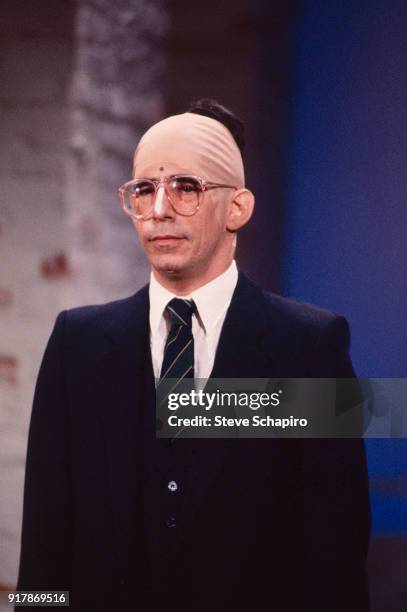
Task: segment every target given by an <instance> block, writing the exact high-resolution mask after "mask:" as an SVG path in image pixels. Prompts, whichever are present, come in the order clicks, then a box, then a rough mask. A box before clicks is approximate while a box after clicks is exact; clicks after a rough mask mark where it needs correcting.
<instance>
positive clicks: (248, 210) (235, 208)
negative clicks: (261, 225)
mask: <svg viewBox="0 0 407 612" xmlns="http://www.w3.org/2000/svg"><path fill="white" fill-rule="evenodd" d="M253 209H254V195H253V194H252V192H251V191H249V189H238V190H237V191H235V193H234V194H233V200H232V201H231V204H230V209H229V214H228V218H227V220H226V228H227V229H228V230H229V231H230V232H235V231H236V230H238V229H240V228H241V227H243V225H246V223H247V222H248V221H249V219H250V217H251V216H252V214H253Z"/></svg>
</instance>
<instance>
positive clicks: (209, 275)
mask: <svg viewBox="0 0 407 612" xmlns="http://www.w3.org/2000/svg"><path fill="white" fill-rule="evenodd" d="M231 263H232V259H230V260H229V261H227V262H224V263H223V265H220V266H217V267H216V269H207V270H205V271H203V273H202V274H200V275H196V274H194V275H193V276H192V275H191V276H188V275H187V274H185V272H183V273H181V272H178V271H177V270H173V271H166V272H163V271H162V270H156V269H155V268H153V269H152V270H153V274H154V278H155V279H156V281H158V282H159V283H160V285H162V286H163V287H164V288H165V289H168V291H171V293H174V294H175V295H179V296H184V295H190V294H191V293H192V292H193V291H195V290H196V289H199V287H203V285H206V284H207V283H210V282H211V281H213V280H214V279H215V278H217V277H218V276H220V275H221V274H223V273H224V272H225V271H226V270H227V269H228V268H229V266H230V264H231Z"/></svg>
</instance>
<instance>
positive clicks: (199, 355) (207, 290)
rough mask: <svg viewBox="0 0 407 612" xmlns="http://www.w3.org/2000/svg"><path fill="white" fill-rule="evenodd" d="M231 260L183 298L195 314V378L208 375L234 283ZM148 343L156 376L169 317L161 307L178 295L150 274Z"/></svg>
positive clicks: (168, 326)
mask: <svg viewBox="0 0 407 612" xmlns="http://www.w3.org/2000/svg"><path fill="white" fill-rule="evenodd" d="M237 277H238V272H237V267H236V262H235V260H233V261H232V263H231V264H230V266H229V268H228V269H227V270H225V272H223V273H222V274H221V275H220V276H217V277H216V278H215V279H213V280H212V281H210V282H209V283H207V284H206V285H203V286H202V287H199V289H196V290H195V291H193V292H192V293H191V294H190V295H183V296H182V297H183V298H184V299H191V300H194V302H195V305H196V308H197V311H198V312H197V315H196V316H195V315H193V317H192V335H193V337H194V369H195V378H209V376H210V373H211V372H212V368H213V364H214V361H215V354H216V349H217V347H218V342H219V336H220V332H221V330H222V325H223V322H224V320H225V317H226V312H227V309H228V308H229V304H230V301H231V299H232V295H233V292H234V290H235V287H236V283H237ZM149 297H150V347H151V357H152V362H153V369H154V376H155V378H156V379H157V378H159V376H160V372H161V365H162V361H163V354H164V346H165V342H166V340H167V336H168V332H169V330H170V317H169V316H168V313H166V312H165V308H166V306H167V304H168V302H169V301H170V300H172V299H173V298H175V297H180V296H177V295H175V294H174V293H171V291H168V289H165V288H164V287H163V286H162V285H160V283H159V282H158V281H157V280H156V278H155V277H154V274H153V273H152V272H151V276H150V288H149Z"/></svg>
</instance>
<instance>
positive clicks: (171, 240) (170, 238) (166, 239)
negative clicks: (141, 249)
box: [149, 234, 185, 246]
mask: <svg viewBox="0 0 407 612" xmlns="http://www.w3.org/2000/svg"><path fill="white" fill-rule="evenodd" d="M181 240H185V237H184V236H175V235H173V234H158V235H157V236H154V237H152V238H150V239H149V241H150V242H153V243H154V244H155V245H157V246H174V245H177V244H178V243H179V242H180V241H181Z"/></svg>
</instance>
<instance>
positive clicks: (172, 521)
mask: <svg viewBox="0 0 407 612" xmlns="http://www.w3.org/2000/svg"><path fill="white" fill-rule="evenodd" d="M165 524H166V525H167V527H175V525H176V520H175V517H174V516H169V517H168V518H167V520H166V521H165Z"/></svg>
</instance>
